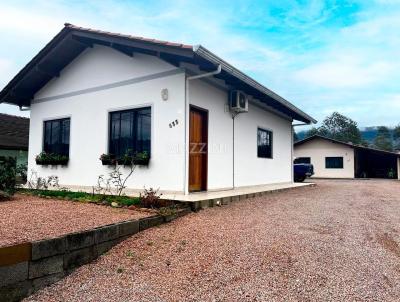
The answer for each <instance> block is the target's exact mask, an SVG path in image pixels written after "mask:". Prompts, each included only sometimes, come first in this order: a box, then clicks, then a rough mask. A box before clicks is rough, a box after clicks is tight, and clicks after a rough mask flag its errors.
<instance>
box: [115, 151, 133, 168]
mask: <svg viewBox="0 0 400 302" xmlns="http://www.w3.org/2000/svg"><path fill="white" fill-rule="evenodd" d="M117 162H118V165H124V166H131V165H132V151H131V150H127V151H126V152H125V154H124V155H123V156H122V157H120V158H118V160H117Z"/></svg>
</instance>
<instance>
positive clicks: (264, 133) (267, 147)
mask: <svg viewBox="0 0 400 302" xmlns="http://www.w3.org/2000/svg"><path fill="white" fill-rule="evenodd" d="M257 156H258V157H261V158H272V131H269V130H265V129H261V128H258V129H257Z"/></svg>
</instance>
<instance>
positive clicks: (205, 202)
mask: <svg viewBox="0 0 400 302" xmlns="http://www.w3.org/2000/svg"><path fill="white" fill-rule="evenodd" d="M209 206H210V201H209V200H208V199H205V200H202V201H200V207H201V208H202V209H206V208H208V207H209Z"/></svg>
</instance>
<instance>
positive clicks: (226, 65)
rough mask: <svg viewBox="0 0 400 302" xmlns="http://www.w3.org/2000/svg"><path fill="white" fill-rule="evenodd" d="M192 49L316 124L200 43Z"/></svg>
mask: <svg viewBox="0 0 400 302" xmlns="http://www.w3.org/2000/svg"><path fill="white" fill-rule="evenodd" d="M193 51H194V52H195V53H196V54H197V55H199V56H200V57H202V58H204V59H206V60H208V61H211V62H213V63H215V64H218V65H221V66H222V68H223V69H224V70H225V71H227V72H229V73H230V74H232V75H234V76H235V77H237V78H238V79H240V80H242V81H243V82H245V83H246V84H248V85H250V86H252V87H254V88H255V89H257V90H259V91H261V92H262V93H264V94H266V95H268V96H270V97H271V98H273V99H274V100H276V101H277V102H279V103H281V104H282V105H283V106H285V107H287V108H289V109H290V110H292V111H293V112H295V113H297V114H298V115H300V116H301V117H303V118H304V119H305V120H308V121H309V123H308V124H311V123H313V124H316V123H317V121H316V120H315V119H314V118H312V117H311V116H310V115H308V114H307V113H305V112H303V111H302V110H300V109H299V108H297V107H296V106H294V105H293V104H291V103H290V102H289V101H287V100H285V99H284V98H282V97H281V96H279V95H277V94H276V93H275V92H273V91H271V90H269V89H268V88H266V87H265V86H263V85H261V84H260V83H258V82H257V81H255V80H253V79H252V78H250V77H248V76H247V75H245V74H244V73H243V72H241V71H240V70H238V69H236V68H235V67H233V66H232V65H230V64H229V63H227V62H226V61H224V60H223V59H221V58H220V57H218V56H216V55H215V54H213V53H212V52H211V51H209V50H208V49H206V48H204V47H203V46H201V45H196V46H194V47H193Z"/></svg>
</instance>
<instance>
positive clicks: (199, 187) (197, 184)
mask: <svg viewBox="0 0 400 302" xmlns="http://www.w3.org/2000/svg"><path fill="white" fill-rule="evenodd" d="M189 128H190V129H189V141H190V144H189V191H190V192H196V191H206V190H207V157H208V137H207V136H208V112H207V111H204V110H201V109H197V108H195V107H191V108H190V126H189Z"/></svg>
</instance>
